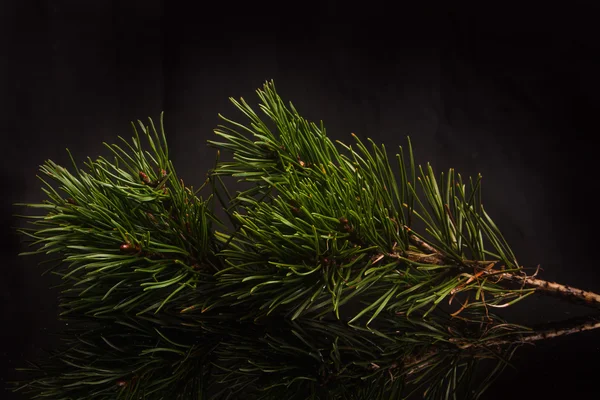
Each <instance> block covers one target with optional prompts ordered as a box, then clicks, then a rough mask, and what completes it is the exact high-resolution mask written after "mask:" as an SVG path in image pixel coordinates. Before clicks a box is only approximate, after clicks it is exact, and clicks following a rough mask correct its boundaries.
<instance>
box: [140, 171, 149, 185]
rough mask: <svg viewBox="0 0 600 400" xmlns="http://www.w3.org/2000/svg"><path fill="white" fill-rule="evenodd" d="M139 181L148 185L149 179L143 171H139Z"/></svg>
mask: <svg viewBox="0 0 600 400" xmlns="http://www.w3.org/2000/svg"><path fill="white" fill-rule="evenodd" d="M140 179H141V180H142V182H144V183H145V184H146V185H147V184H149V183H150V178H148V175H146V174H145V173H144V172H143V171H140Z"/></svg>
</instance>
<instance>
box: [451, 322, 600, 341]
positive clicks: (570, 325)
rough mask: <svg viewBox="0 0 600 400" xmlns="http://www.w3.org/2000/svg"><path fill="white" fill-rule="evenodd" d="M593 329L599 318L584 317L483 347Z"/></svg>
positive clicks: (547, 326) (537, 328)
mask: <svg viewBox="0 0 600 400" xmlns="http://www.w3.org/2000/svg"><path fill="white" fill-rule="evenodd" d="M594 329H600V318H598V317H591V318H590V317H586V318H573V319H569V320H567V321H560V322H557V323H551V324H543V325H540V326H538V327H536V328H534V329H532V331H531V332H530V333H527V334H520V335H519V336H520V337H517V338H514V339H513V338H511V339H510V340H506V339H502V340H490V341H487V342H486V343H485V344H484V345H485V346H505V345H513V344H518V343H533V342H539V341H541V340H547V339H554V338H558V337H562V336H568V335H572V334H574V333H581V332H585V331H591V330H594ZM450 341H451V342H452V343H455V344H456V345H457V346H458V347H460V348H461V349H467V348H470V347H477V343H461V340H460V339H451V340H450Z"/></svg>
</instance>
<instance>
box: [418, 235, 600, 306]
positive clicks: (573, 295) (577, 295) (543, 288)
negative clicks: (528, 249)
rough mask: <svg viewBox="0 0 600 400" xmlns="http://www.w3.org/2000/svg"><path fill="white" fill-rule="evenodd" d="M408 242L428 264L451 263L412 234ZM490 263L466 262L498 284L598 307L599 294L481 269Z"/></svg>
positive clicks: (555, 283) (529, 277) (533, 278)
mask: <svg viewBox="0 0 600 400" xmlns="http://www.w3.org/2000/svg"><path fill="white" fill-rule="evenodd" d="M410 241H411V243H412V244H413V245H414V246H415V247H417V248H418V249H419V250H421V251H423V252H424V253H427V254H426V255H424V258H425V259H426V260H427V262H428V263H431V264H439V265H443V264H447V263H449V262H452V261H451V260H447V259H446V257H444V255H443V254H441V253H440V252H439V251H437V250H436V249H435V248H433V247H432V246H431V245H429V244H428V243H426V242H424V241H423V240H421V239H420V238H418V237H417V236H415V235H414V234H411V235H410ZM491 263H495V262H492V261H487V262H472V261H469V262H467V264H468V265H471V266H473V267H474V272H476V273H479V274H481V275H494V276H495V277H496V278H498V280H499V282H498V283H500V282H502V281H507V282H512V283H517V284H520V285H521V286H523V287H529V288H533V289H535V291H536V292H539V293H542V294H545V295H549V296H553V297H558V298H562V299H566V300H569V301H572V302H582V303H584V304H586V305H590V306H593V307H596V308H598V307H600V294H598V293H594V292H590V291H586V290H583V289H578V288H574V287H571V286H568V285H563V284H561V283H557V282H549V281H545V280H543V279H537V278H535V277H532V276H526V275H517V274H513V273H508V272H501V271H498V270H494V269H482V266H483V265H489V264H491ZM475 270H477V271H475Z"/></svg>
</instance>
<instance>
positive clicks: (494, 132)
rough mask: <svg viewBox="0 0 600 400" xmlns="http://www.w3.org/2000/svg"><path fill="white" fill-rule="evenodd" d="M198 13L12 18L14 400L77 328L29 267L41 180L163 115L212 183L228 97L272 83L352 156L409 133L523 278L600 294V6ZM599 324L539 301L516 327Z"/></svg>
mask: <svg viewBox="0 0 600 400" xmlns="http://www.w3.org/2000/svg"><path fill="white" fill-rule="evenodd" d="M189 3H190V5H181V4H179V2H167V1H160V0H145V1H117V0H115V1H74V0H71V1H51V0H47V1H29V0H21V1H17V0H15V1H6V0H5V1H3V2H1V4H0V18H1V20H0V29H2V32H1V35H0V43H1V47H0V51H1V54H0V67H1V69H0V71H1V74H0V79H1V80H0V82H1V85H2V86H1V91H0V95H1V99H2V104H1V109H0V110H1V111H0V118H2V121H1V124H0V126H1V129H2V133H3V136H2V141H1V142H0V143H1V149H2V152H1V157H0V160H1V163H2V164H1V168H0V173H1V175H2V177H1V181H0V182H1V185H2V186H1V189H0V192H1V193H2V195H1V196H0V200H1V202H2V217H1V218H2V225H1V227H2V240H1V241H0V245H1V246H2V253H1V254H2V257H3V260H2V263H1V264H0V265H1V267H0V274H1V275H0V276H1V277H0V307H1V310H2V316H1V318H2V319H1V321H2V323H1V328H0V335H1V336H2V340H1V341H0V346H1V349H0V360H1V364H2V369H1V370H0V371H1V374H2V375H1V378H2V384H0V386H4V381H6V380H10V379H14V377H15V373H14V372H13V370H14V368H15V367H17V366H20V365H23V364H24V362H25V360H27V359H33V360H35V358H36V357H37V356H39V355H40V352H41V350H40V349H42V348H44V347H51V346H53V345H54V344H56V340H55V339H54V338H53V337H52V336H51V335H50V333H51V332H55V331H57V330H59V329H60V327H61V325H60V323H59V322H57V317H56V300H55V297H56V293H55V292H54V291H52V290H51V289H49V286H50V285H51V284H52V279H51V278H49V277H40V272H41V269H40V268H38V267H36V266H35V263H36V261H37V260H36V259H33V258H20V257H17V253H18V252H19V251H22V250H23V246H22V244H20V242H19V239H18V237H17V236H16V235H15V234H14V227H15V226H18V225H20V224H21V222H20V221H19V220H18V219H16V218H15V217H13V216H12V214H14V213H16V212H18V211H20V210H18V209H15V208H14V207H12V203H14V202H37V201H40V200H41V199H42V196H41V191H40V190H39V187H40V184H39V182H38V181H37V180H36V177H35V175H36V171H37V168H38V165H40V164H41V163H42V162H43V160H44V159H47V158H50V159H52V160H54V161H57V162H59V163H67V161H68V160H67V155H66V152H65V148H66V147H68V148H69V149H70V150H71V151H72V152H73V153H74V155H75V156H76V157H77V158H79V159H82V158H84V157H86V156H88V155H89V156H96V155H99V154H100V153H101V152H102V145H101V143H102V142H103V141H114V140H115V138H116V136H117V135H129V134H130V129H129V121H130V120H135V119H138V118H140V119H144V118H146V117H147V116H152V117H158V115H159V113H160V111H162V110H165V111H166V114H165V118H166V127H167V130H168V135H169V140H170V144H171V147H172V149H173V154H174V156H173V158H174V161H175V164H176V166H177V167H178V169H179V173H180V175H182V176H183V178H184V179H185V180H186V181H189V182H190V183H192V182H193V183H195V184H196V185H197V184H198V183H200V182H202V180H203V177H204V173H205V172H206V170H207V169H208V168H210V167H211V165H212V162H213V156H214V153H213V151H212V150H211V149H209V148H207V146H206V145H205V141H206V140H207V139H208V138H210V137H211V134H212V128H213V127H214V126H215V125H216V124H217V123H218V119H217V113H218V112H222V113H225V114H227V113H228V111H231V110H232V109H233V108H232V106H231V105H230V104H229V102H228V97H229V96H234V97H240V96H243V97H245V98H246V99H248V100H251V101H252V102H255V98H254V96H253V93H254V90H255V89H256V88H258V87H259V86H260V85H262V83H263V82H264V81H265V80H268V79H274V80H275V82H276V85H277V87H278V91H279V93H280V94H281V95H282V96H284V97H285V98H286V99H287V100H292V101H294V103H295V105H296V106H297V108H298V109H299V110H300V111H301V112H302V113H303V114H304V115H305V116H306V117H308V118H309V119H313V120H321V119H322V120H324V122H325V125H326V126H327V127H328V131H329V132H330V135H331V136H333V137H334V138H336V139H342V140H346V141H348V140H349V139H350V136H349V135H350V133H351V132H355V133H357V134H358V135H359V136H361V137H371V138H373V139H374V140H375V141H376V142H384V143H386V145H387V146H388V148H393V147H394V146H396V145H401V144H405V136H406V135H410V136H411V138H412V140H413V143H414V147H415V150H416V156H417V159H418V161H419V162H422V163H424V162H427V161H431V162H432V164H433V166H434V167H435V168H438V170H439V169H441V168H444V169H446V168H449V167H455V168H456V169H457V170H458V171H460V172H462V173H463V175H469V174H475V173H477V172H481V173H482V174H483V177H484V196H485V202H486V205H487V207H488V209H489V211H490V213H491V215H492V216H493V217H495V219H496V220H497V221H498V222H499V224H500V226H501V228H502V229H503V231H504V232H505V233H506V236H507V239H508V240H509V242H510V243H512V244H513V246H514V249H515V252H516V254H517V256H518V257H519V260H520V262H521V263H522V264H524V265H526V266H534V265H536V264H537V263H540V264H541V265H542V267H543V268H544V271H543V276H544V277H545V278H547V279H549V280H557V281H560V282H564V283H568V284H570V285H573V286H576V287H582V288H585V289H590V290H594V291H600V277H599V275H598V274H597V269H598V262H597V258H598V246H597V242H596V234H595V231H596V226H597V215H598V204H597V200H596V186H597V182H598V175H597V174H598V168H597V158H598V155H597V152H596V148H595V145H594V144H593V143H595V136H596V135H597V128H596V120H597V118H598V115H599V113H598V111H600V110H599V107H598V101H597V96H598V88H599V85H598V75H597V73H598V71H599V70H600V69H599V67H600V65H599V64H600V63H599V61H598V58H597V57H598V50H599V49H598V46H597V44H596V42H595V40H594V36H595V34H597V33H598V32H595V31H596V25H597V21H596V20H597V16H598V9H597V8H593V7H592V6H586V5H578V4H577V3H576V2H573V1H571V2H568V4H569V6H568V8H565V6H564V5H563V6H562V8H561V9H558V8H557V9H547V8H539V7H537V8H534V7H532V8H531V9H527V8H524V6H523V4H521V5H520V6H519V7H518V8H509V7H508V6H507V5H505V3H500V4H503V5H502V6H495V7H490V8H488V9H476V8H471V7H466V6H463V7H460V8H452V9H451V8H449V7H446V8H444V9H439V8H435V7H434V6H435V4H432V5H430V6H429V8H427V7H426V6H423V7H422V9H419V7H414V6H413V7H405V6H402V5H398V4H395V5H394V8H391V7H388V6H380V5H376V4H375V3H372V2H366V3H361V4H359V3H356V4H355V5H354V6H351V5H348V4H347V2H344V3H340V5H335V4H334V2H331V1H329V2H326V1H323V2H318V3H315V4H311V3H310V2H280V3H279V4H277V5H274V6H272V7H271V6H269V5H267V4H266V3H259V2H252V3H243V4H245V5H244V6H240V5H236V4H234V3H230V2H226V1H219V2H189ZM195 3H198V4H195ZM590 3H591V2H590ZM185 4H188V3H185ZM191 4H194V5H193V6H192V5H191ZM342 4H344V5H342ZM530 299H531V298H530ZM586 312H587V310H585V309H580V308H573V307H571V306H568V305H567V306H565V305H564V304H561V303H559V302H556V301H552V300H548V299H532V300H529V299H528V301H526V302H525V304H524V305H522V306H520V307H519V308H518V309H515V310H514V311H513V314H511V315H513V317H514V318H515V320H516V321H518V322H524V323H536V322H545V321H549V320H554V319H564V318H567V317H569V316H573V315H576V314H582V313H586ZM599 358H600V336H599V334H598V332H589V333H583V334H579V335H576V336H572V337H568V338H562V339H555V340H552V341H549V342H547V343H543V344H542V343H540V344H538V345H536V346H535V347H534V346H531V347H527V348H523V349H521V351H520V352H518V353H517V356H516V357H515V359H514V365H515V367H516V370H515V371H508V370H507V372H506V373H505V374H504V375H503V377H502V379H501V380H500V381H498V382H497V383H496V384H495V385H494V386H493V387H492V388H491V389H490V390H489V392H488V394H487V396H485V398H486V399H495V398H512V399H532V398H547V399H554V398H561V397H562V396H564V395H567V394H568V395H569V396H570V397H569V398H571V396H573V398H579V397H583V396H584V395H587V396H590V395H591V396H594V395H597V393H598V388H597V383H596V380H597V379H598V372H599V370H600V369H599V368H598V360H599ZM0 397H2V398H3V399H5V398H8V399H11V398H14V399H17V398H19V397H13V395H12V394H10V393H6V394H5V393H3V394H1V395H0Z"/></svg>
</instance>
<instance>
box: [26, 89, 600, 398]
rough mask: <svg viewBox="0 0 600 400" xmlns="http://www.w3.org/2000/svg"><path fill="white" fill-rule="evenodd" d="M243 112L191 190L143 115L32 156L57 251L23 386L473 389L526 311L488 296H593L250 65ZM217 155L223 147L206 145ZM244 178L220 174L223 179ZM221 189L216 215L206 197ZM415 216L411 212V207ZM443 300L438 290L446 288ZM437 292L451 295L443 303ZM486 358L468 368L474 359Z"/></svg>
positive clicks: (89, 393)
mask: <svg viewBox="0 0 600 400" xmlns="http://www.w3.org/2000/svg"><path fill="white" fill-rule="evenodd" d="M257 94H258V96H259V98H260V100H261V104H260V105H259V109H260V111H261V112H262V113H263V114H264V116H265V117H266V118H264V117H261V116H259V114H258V113H257V112H255V111H254V110H253V108H252V107H250V106H249V105H248V104H247V103H246V102H245V101H244V100H243V99H241V100H239V101H238V100H234V99H232V103H233V104H234V106H235V107H237V108H238V109H239V110H240V111H242V113H243V114H244V115H245V117H246V118H247V121H246V122H245V123H241V122H236V121H233V120H230V119H227V118H225V117H223V116H221V118H222V120H223V121H224V123H223V125H220V126H219V127H218V128H217V129H216V130H215V134H216V135H217V137H218V139H217V140H214V141H212V140H211V141H209V144H210V145H211V146H213V147H216V148H217V162H216V164H215V167H214V169H213V170H211V171H210V173H209V174H208V180H207V181H206V182H204V184H203V185H202V186H201V188H200V189H202V190H209V191H210V192H209V194H208V196H206V197H201V196H200V195H199V193H200V189H199V190H194V189H193V188H192V187H189V186H187V185H185V184H184V182H183V181H182V180H180V179H179V178H177V175H176V173H175V168H174V166H173V163H172V162H171V160H170V158H169V152H168V147H167V143H166V137H165V133H164V129H163V126H162V118H161V124H160V126H159V127H158V128H157V127H155V126H154V124H153V122H152V120H150V124H149V125H148V126H145V125H144V124H142V123H141V122H140V124H139V128H140V129H141V132H142V133H143V135H142V136H143V137H144V138H145V145H143V143H142V140H141V139H140V135H139V134H138V132H137V130H136V128H135V126H134V132H135V136H134V137H133V138H132V139H131V140H130V141H127V140H124V139H121V140H122V142H123V144H122V145H121V146H117V145H107V148H108V149H109V150H110V152H111V154H112V156H113V157H114V160H111V161H109V160H107V159H106V158H103V157H99V158H98V159H96V160H94V161H92V160H91V159H90V160H88V162H87V163H86V164H85V168H84V169H79V168H78V167H77V166H76V164H75V162H74V161H73V167H74V172H70V171H69V170H67V169H66V168H64V167H62V166H59V165H56V164H55V163H53V162H52V161H47V162H46V163H45V164H44V165H43V166H42V168H41V173H42V175H43V179H42V178H41V179H42V182H43V184H44V188H43V191H44V192H45V194H46V195H47V200H46V201H45V202H44V203H42V204H27V206H28V207H30V208H33V209H36V210H39V211H41V212H42V213H43V215H37V216H28V217H27V218H29V219H30V220H32V227H31V228H30V229H24V230H21V233H22V234H24V235H25V236H27V237H28V238H30V239H32V246H34V247H36V249H35V250H34V251H31V252H29V253H24V254H32V253H34V254H46V255H51V256H53V257H55V258H56V266H55V267H54V268H52V272H53V273H55V274H57V275H59V276H60V277H61V278H62V284H61V289H62V292H61V295H60V311H61V316H62V317H63V318H65V319H68V320H69V321H70V325H71V326H72V327H73V329H71V330H69V331H68V332H65V346H64V348H63V349H62V350H61V351H59V352H56V353H54V355H53V356H52V357H50V358H49V359H47V360H45V362H44V363H42V365H41V366H40V368H37V369H34V370H31V371H29V373H30V374H31V377H32V379H31V380H30V381H29V382H28V383H27V384H25V385H24V386H22V390H24V391H26V392H27V393H29V394H31V395H32V396H34V397H36V398H52V399H65V400H67V399H73V398H77V399H79V398H89V399H94V400H108V399H114V398H118V399H138V398H144V399H147V400H154V399H156V400H162V399H167V398H169V399H171V398H175V399H198V400H200V399H206V398H211V399H215V400H218V399H231V398H240V397H241V396H243V397H244V398H247V399H281V398H286V399H306V398H313V399H355V400H360V399H382V398H399V397H401V396H404V395H410V393H414V392H415V391H416V392H417V393H421V394H422V396H423V398H426V399H430V400H434V399H442V398H443V399H449V398H454V399H465V400H467V399H477V398H478V397H479V396H480V395H481V393H483V392H484V391H485V390H486V388H487V387H488V386H489V384H490V383H491V382H492V381H493V379H495V377H497V376H498V374H499V373H500V372H501V371H502V369H503V368H505V367H506V366H507V365H508V363H509V361H510V358H511V357H512V355H513V353H514V351H515V350H516V349H517V348H518V347H519V346H520V345H522V344H524V343H532V342H536V341H538V340H544V339H550V338H554V337H558V336H564V335H568V334H573V333H578V332H582V331H585V330H591V329H596V328H598V327H600V324H598V322H597V320H593V319H591V320H586V321H583V322H581V321H580V322H577V323H576V324H574V325H569V326H563V327H553V328H544V327H542V328H539V329H537V330H531V329H529V328H526V327H522V326H518V325H514V324H510V323H509V322H507V321H504V320H502V319H500V318H498V317H497V316H495V315H494V314H493V313H491V312H490V310H491V309H493V308H500V307H509V306H511V305H513V304H515V303H516V302H518V301H522V300H523V299H525V298H526V297H528V296H530V295H532V294H534V293H541V294H547V295H552V296H557V297H561V298H566V299H567V300H569V301H583V302H585V303H587V304H588V305H593V306H595V307H597V306H598V304H600V295H598V294H595V293H591V292H587V291H584V290H581V289H575V288H571V287H569V286H567V285H562V284H559V283H555V282H547V281H544V280H541V279H539V278H537V274H534V275H532V276H528V275H527V274H525V272H524V268H523V267H522V266H521V265H520V264H519V263H518V261H517V259H516V257H515V255H514V254H513V252H512V250H511V248H510V246H509V244H508V242H507V241H506V240H505V239H504V237H503V236H502V233H501V231H500V229H499V228H498V226H497V225H496V224H495V223H494V221H493V220H492V219H491V217H490V216H489V215H488V214H487V213H486V211H485V209H484V207H483V204H482V187H481V176H478V177H477V178H476V179H468V180H465V181H464V182H463V179H462V177H461V176H460V174H457V173H455V172H454V170H453V169H450V170H449V171H448V173H446V174H444V173H442V174H440V175H439V176H436V175H435V174H434V172H433V169H432V168H431V166H430V165H429V164H427V165H426V166H425V167H422V166H421V165H418V166H417V165H416V164H415V158H414V155H413V151H412V146H411V144H410V140H409V142H408V146H407V147H406V148H404V149H403V148H402V147H400V148H399V151H398V153H397V154H396V155H395V165H394V167H392V163H391V162H390V157H388V152H387V150H386V148H385V146H383V145H381V146H379V145H376V144H375V143H374V142H373V141H372V140H370V139H369V140H368V143H363V141H361V140H360V138H359V137H358V136H357V135H354V134H353V140H354V142H353V143H352V144H351V145H349V144H344V143H342V142H339V141H338V142H333V141H331V140H330V139H329V138H328V137H327V135H326V131H325V128H324V126H323V124H322V123H321V124H315V123H313V122H309V121H307V120H306V119H304V118H302V117H301V116H300V115H299V113H298V112H297V110H296V109H295V108H294V106H293V105H292V104H291V103H290V104H289V105H286V104H285V103H284V102H283V100H282V99H281V98H280V97H279V95H278V94H277V92H276V91H275V87H274V84H273V83H272V82H271V83H267V84H265V86H264V87H263V89H262V90H258V91H257ZM226 153H228V155H230V156H231V160H228V161H224V160H222V159H221V155H222V154H223V155H226ZM228 177H229V178H233V179H236V180H238V181H239V182H242V183H246V184H249V187H246V188H245V189H244V190H241V191H238V192H236V193H233V192H232V191H230V190H228V188H227V184H226V179H227V178H228ZM214 199H216V200H217V201H218V203H219V204H220V206H221V207H222V208H223V211H225V213H226V214H227V216H228V218H229V219H230V221H231V226H226V225H225V224H223V223H221V222H220V221H219V220H218V218H216V216H215V207H216V205H215V202H214ZM415 220H420V221H421V222H422V223H423V225H424V229H422V230H421V229H419V228H417V227H416V226H415ZM445 300H448V306H446V305H445ZM451 307H454V308H452V309H450V308H451ZM488 361H493V363H492V364H493V365H492V369H491V370H490V371H489V374H487V376H486V377H485V379H483V380H482V381H481V382H475V380H474V371H476V370H477V369H480V368H481V365H482V363H484V362H488Z"/></svg>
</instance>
